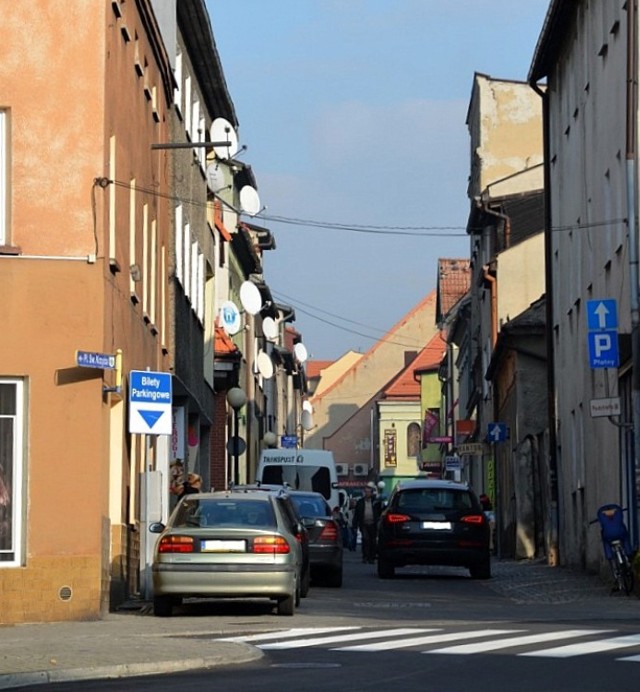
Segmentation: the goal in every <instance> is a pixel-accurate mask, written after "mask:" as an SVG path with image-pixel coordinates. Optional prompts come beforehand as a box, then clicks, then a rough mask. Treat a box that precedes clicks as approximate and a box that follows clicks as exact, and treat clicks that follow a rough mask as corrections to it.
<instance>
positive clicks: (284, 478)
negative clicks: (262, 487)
mask: <svg viewBox="0 0 640 692" xmlns="http://www.w3.org/2000/svg"><path fill="white" fill-rule="evenodd" d="M261 482H262V483H264V484H266V485H285V484H286V485H288V486H289V487H290V488H291V489H292V490H310V491H312V492H314V493H320V494H321V495H323V496H324V497H326V498H327V500H328V499H329V498H330V497H331V475H330V474H329V469H328V468H327V467H326V466H311V465H309V466H307V465H304V466H281V465H279V464H265V466H264V468H263V470H262V479H261Z"/></svg>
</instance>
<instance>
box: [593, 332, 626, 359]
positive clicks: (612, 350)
mask: <svg viewBox="0 0 640 692" xmlns="http://www.w3.org/2000/svg"><path fill="white" fill-rule="evenodd" d="M587 337H588V339H589V365H590V366H591V367H592V368H617V367H618V366H619V365H620V353H619V350H618V332H617V331H615V330H608V331H599V332H589V333H588V334H587Z"/></svg>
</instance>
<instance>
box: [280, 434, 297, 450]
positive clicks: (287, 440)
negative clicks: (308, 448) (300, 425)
mask: <svg viewBox="0 0 640 692" xmlns="http://www.w3.org/2000/svg"><path fill="white" fill-rule="evenodd" d="M280 446H281V447H283V448H284V449H295V448H296V447H297V446H298V436H297V435H283V436H282V437H281V438H280Z"/></svg>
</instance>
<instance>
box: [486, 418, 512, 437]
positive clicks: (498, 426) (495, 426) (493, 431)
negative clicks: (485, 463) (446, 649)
mask: <svg viewBox="0 0 640 692" xmlns="http://www.w3.org/2000/svg"><path fill="white" fill-rule="evenodd" d="M508 437H509V428H507V424H506V423H489V425H488V426H487V441H488V442H504V441H505V440H506V439H508Z"/></svg>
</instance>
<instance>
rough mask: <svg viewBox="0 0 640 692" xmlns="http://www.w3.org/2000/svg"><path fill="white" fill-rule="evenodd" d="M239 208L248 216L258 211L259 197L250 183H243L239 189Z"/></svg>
mask: <svg viewBox="0 0 640 692" xmlns="http://www.w3.org/2000/svg"><path fill="white" fill-rule="evenodd" d="M240 208H241V209H242V211H243V212H245V213H246V214H249V216H255V215H256V214H257V213H258V212H259V211H260V197H258V192H257V190H256V189H255V188H253V187H251V185H244V186H243V187H242V189H241V190H240Z"/></svg>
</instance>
